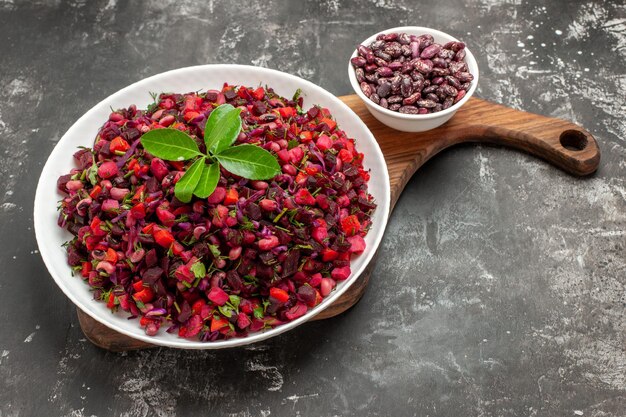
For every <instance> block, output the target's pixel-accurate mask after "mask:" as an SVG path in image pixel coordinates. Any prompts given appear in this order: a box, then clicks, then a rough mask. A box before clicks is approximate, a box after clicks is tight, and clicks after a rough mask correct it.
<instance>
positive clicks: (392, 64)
mask: <svg viewBox="0 0 626 417" xmlns="http://www.w3.org/2000/svg"><path fill="white" fill-rule="evenodd" d="M387 66H388V67H389V68H391V69H392V70H393V71H398V70H401V69H402V67H403V63H402V62H400V61H393V62H390V63H389V64H387Z"/></svg>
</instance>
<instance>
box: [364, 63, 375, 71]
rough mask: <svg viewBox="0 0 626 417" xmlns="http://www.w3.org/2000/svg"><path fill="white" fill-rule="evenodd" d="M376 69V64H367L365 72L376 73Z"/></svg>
mask: <svg viewBox="0 0 626 417" xmlns="http://www.w3.org/2000/svg"><path fill="white" fill-rule="evenodd" d="M376 68H378V65H376V64H367V65H366V66H365V72H374V71H376Z"/></svg>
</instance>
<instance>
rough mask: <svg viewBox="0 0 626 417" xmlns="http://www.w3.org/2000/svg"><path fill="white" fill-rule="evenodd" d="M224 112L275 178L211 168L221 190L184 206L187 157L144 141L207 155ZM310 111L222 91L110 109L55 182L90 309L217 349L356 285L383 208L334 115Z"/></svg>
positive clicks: (239, 139)
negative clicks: (186, 144) (207, 138)
mask: <svg viewBox="0 0 626 417" xmlns="http://www.w3.org/2000/svg"><path fill="white" fill-rule="evenodd" d="M224 104H226V105H228V104H230V105H232V106H233V107H234V108H236V109H241V113H240V114H239V116H240V118H241V130H240V131H239V134H238V136H236V140H235V143H234V144H233V145H256V146H259V147H262V148H263V149H265V150H267V151H269V153H270V154H271V155H272V156H273V157H275V158H276V160H277V161H278V166H280V169H278V166H277V170H278V172H280V173H279V174H278V175H276V176H274V177H273V178H271V179H269V180H248V179H245V178H242V177H240V176H237V175H234V174H232V173H231V172H229V171H227V170H225V169H224V167H223V166H222V167H221V168H220V169H219V171H217V166H218V165H216V171H215V172H216V174H215V175H216V176H215V178H216V181H217V185H216V188H215V189H214V191H212V194H211V195H209V196H208V197H207V198H199V197H196V196H195V195H194V196H193V198H191V200H190V201H189V202H188V203H183V202H182V201H180V200H179V199H178V198H177V197H176V195H175V192H174V190H175V185H176V183H177V182H178V181H179V180H180V179H181V177H183V175H184V174H185V173H186V172H187V171H188V170H189V169H190V166H191V161H182V160H181V161H166V160H163V159H160V158H157V157H155V156H154V155H152V154H150V153H148V152H147V151H146V150H144V148H143V146H142V142H141V137H142V135H143V134H144V133H146V132H149V131H154V130H155V129H162V128H169V129H177V130H180V131H182V132H185V133H187V134H188V135H189V136H191V138H192V139H193V140H194V141H195V142H196V144H197V146H198V149H199V150H200V151H201V152H206V151H207V149H206V146H205V142H204V140H203V136H204V127H205V123H207V119H208V118H209V117H210V114H211V112H212V111H213V110H214V109H216V108H218V107H219V106H221V105H224ZM302 104H303V100H302V97H299V92H296V94H295V95H294V97H293V99H287V98H284V97H280V96H278V95H277V94H276V93H274V91H273V90H272V89H271V88H263V87H258V88H248V87H241V86H232V85H228V84H225V85H224V87H223V88H222V89H221V90H209V91H207V92H206V93H188V94H165V93H163V94H160V95H158V96H155V102H154V103H153V104H151V105H150V106H148V108H147V109H146V110H139V109H137V108H136V106H134V105H131V106H130V107H128V108H127V109H122V110H118V111H115V112H113V113H111V114H110V116H109V119H108V121H106V123H105V124H104V125H103V126H102V127H101V128H100V130H99V132H98V135H97V137H96V139H95V144H94V146H93V149H88V148H84V149H80V150H79V151H78V152H76V153H75V154H74V159H75V161H76V164H77V167H76V168H74V169H72V170H71V171H70V172H69V173H68V174H67V175H63V176H61V177H60V178H59V180H58V189H59V190H60V191H61V192H62V193H64V194H66V196H65V197H64V198H63V199H62V200H61V202H60V209H59V210H60V214H59V220H58V224H59V226H61V227H63V228H65V229H67V230H68V231H69V232H71V233H72V234H73V235H74V236H75V237H74V238H73V240H71V241H69V242H67V244H66V248H67V255H68V262H69V264H70V266H71V267H72V269H73V270H74V271H75V272H76V273H77V274H78V275H80V276H81V277H82V278H83V279H84V280H85V281H86V282H87V283H88V284H89V286H90V287H91V290H92V291H93V296H94V299H96V300H101V301H103V302H105V303H106V305H107V307H108V308H109V309H111V310H112V311H114V312H115V311H119V310H123V311H125V312H127V314H128V315H129V316H130V317H129V318H139V324H140V325H141V326H142V327H143V328H144V329H145V332H146V334H148V335H151V336H154V335H156V334H157V333H158V332H159V331H167V332H170V333H172V332H175V333H177V334H178V335H179V336H180V337H184V338H189V339H196V340H201V341H214V340H219V339H228V338H232V337H242V336H246V335H248V334H249V333H251V332H256V331H259V330H263V329H268V328H273V327H275V326H278V325H281V324H283V323H286V322H289V321H291V320H295V319H297V318H298V317H301V316H302V315H304V314H305V313H306V312H307V311H309V310H310V309H312V308H313V307H315V306H316V305H318V304H319V303H320V302H322V300H323V299H324V298H325V297H327V296H328V295H329V294H330V293H331V292H332V291H333V289H334V288H335V286H336V283H337V282H338V281H343V280H345V279H347V278H348V277H349V276H350V273H351V270H350V259H351V257H352V255H354V254H359V253H361V252H363V251H364V250H365V241H364V239H363V237H364V236H365V235H366V234H367V232H368V230H369V228H370V226H371V216H372V214H373V212H374V210H375V208H376V204H375V203H374V201H373V197H372V196H371V195H370V194H369V193H368V187H367V182H368V180H369V177H370V175H369V173H368V172H367V171H365V170H364V169H363V154H361V153H359V152H358V151H357V149H356V145H355V140H354V139H352V138H349V137H348V136H347V135H346V133H345V132H344V131H343V130H341V129H340V128H339V127H338V126H337V123H336V122H335V120H334V119H333V117H332V115H331V114H330V112H329V111H328V109H325V108H321V107H319V106H314V107H311V108H310V109H308V110H307V111H304V110H302V108H301V106H302ZM235 120H237V119H235ZM235 135H237V133H235ZM234 137H235V136H233V138H234ZM194 146H195V145H194ZM248 148H249V147H248ZM242 149H243V148H242ZM161 327H163V329H162V330H160V328H161Z"/></svg>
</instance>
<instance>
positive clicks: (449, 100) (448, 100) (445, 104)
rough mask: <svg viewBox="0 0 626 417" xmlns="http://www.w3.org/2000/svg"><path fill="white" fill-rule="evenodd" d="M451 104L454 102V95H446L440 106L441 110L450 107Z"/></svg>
mask: <svg viewBox="0 0 626 417" xmlns="http://www.w3.org/2000/svg"><path fill="white" fill-rule="evenodd" d="M453 104H454V97H448V98H446V99H445V100H444V101H443V105H442V108H443V110H445V109H448V108H450V107H452V105H453Z"/></svg>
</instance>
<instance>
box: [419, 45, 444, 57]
mask: <svg viewBox="0 0 626 417" xmlns="http://www.w3.org/2000/svg"><path fill="white" fill-rule="evenodd" d="M439 51H441V45H439V44H438V43H433V44H432V45H430V46H429V47H428V48H424V50H423V51H422V53H421V54H420V58H425V59H430V58H432V57H434V56H436V55H437V54H438V53H439Z"/></svg>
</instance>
